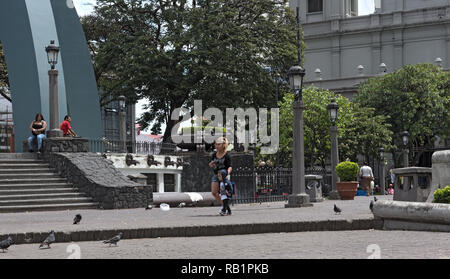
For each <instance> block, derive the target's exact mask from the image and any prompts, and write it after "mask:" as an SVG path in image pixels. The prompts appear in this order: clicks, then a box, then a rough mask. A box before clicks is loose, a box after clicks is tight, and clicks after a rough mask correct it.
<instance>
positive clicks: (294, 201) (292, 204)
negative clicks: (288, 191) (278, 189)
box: [285, 194, 313, 208]
mask: <svg viewBox="0 0 450 279" xmlns="http://www.w3.org/2000/svg"><path fill="white" fill-rule="evenodd" d="M312 206H313V204H312V203H311V202H310V198H309V195H308V194H298V195H295V194H293V195H290V196H289V197H288V203H287V204H286V205H285V208H297V207H312Z"/></svg>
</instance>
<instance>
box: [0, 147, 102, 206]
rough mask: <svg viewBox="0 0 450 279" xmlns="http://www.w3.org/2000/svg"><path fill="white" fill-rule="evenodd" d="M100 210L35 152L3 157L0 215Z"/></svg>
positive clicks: (0, 166) (1, 164)
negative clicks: (24, 212) (25, 212)
mask: <svg viewBox="0 0 450 279" xmlns="http://www.w3.org/2000/svg"><path fill="white" fill-rule="evenodd" d="M93 208H98V203H95V202H93V201H92V199H91V198H89V197H86V196H85V195H84V194H83V193H80V192H78V189H77V188H73V185H72V184H70V183H68V182H67V180H66V179H65V178H61V177H60V176H59V175H58V174H57V173H55V171H54V170H53V169H51V168H50V167H49V165H48V164H47V163H45V162H43V161H42V160H39V159H38V158H37V155H36V154H33V153H29V154H26V153H23V154H21V153H16V154H0V213H1V212H23V211H48V210H70V209H93Z"/></svg>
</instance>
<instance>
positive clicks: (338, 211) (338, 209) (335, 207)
mask: <svg viewBox="0 0 450 279" xmlns="http://www.w3.org/2000/svg"><path fill="white" fill-rule="evenodd" d="M341 212H342V210H341V209H340V208H339V207H337V206H336V204H334V213H335V214H338V213H339V214H341Z"/></svg>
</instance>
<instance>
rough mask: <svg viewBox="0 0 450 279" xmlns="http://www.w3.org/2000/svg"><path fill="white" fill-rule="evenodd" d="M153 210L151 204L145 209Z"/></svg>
mask: <svg viewBox="0 0 450 279" xmlns="http://www.w3.org/2000/svg"><path fill="white" fill-rule="evenodd" d="M152 208H153V206H152V205H151V204H149V205H147V207H146V208H145V210H150V209H152Z"/></svg>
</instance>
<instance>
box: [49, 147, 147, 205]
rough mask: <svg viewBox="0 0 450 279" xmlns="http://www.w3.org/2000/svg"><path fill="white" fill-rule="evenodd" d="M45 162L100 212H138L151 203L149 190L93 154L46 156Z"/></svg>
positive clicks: (107, 161) (51, 154)
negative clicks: (135, 210) (89, 199)
mask: <svg viewBox="0 0 450 279" xmlns="http://www.w3.org/2000/svg"><path fill="white" fill-rule="evenodd" d="M45 160H46V161H48V162H49V164H50V166H51V167H52V168H55V169H56V170H57V171H58V172H59V173H60V174H61V175H62V176H63V177H65V178H67V179H68V181H69V182H70V183H72V184H73V185H74V187H76V188H78V189H80V191H81V192H84V193H86V194H87V195H88V196H90V197H92V198H93V200H94V201H95V202H98V203H99V204H100V207H101V208H103V209H121V208H139V207H146V206H147V205H148V204H151V203H152V202H153V191H152V187H151V186H143V185H139V184H137V183H135V182H133V181H131V180H130V179H128V178H127V177H125V176H124V175H123V174H122V173H121V172H120V171H118V170H117V169H116V168H114V166H113V164H112V162H111V161H109V160H106V159H105V158H103V157H101V156H100V155H97V154H94V153H50V154H46V156H45Z"/></svg>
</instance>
